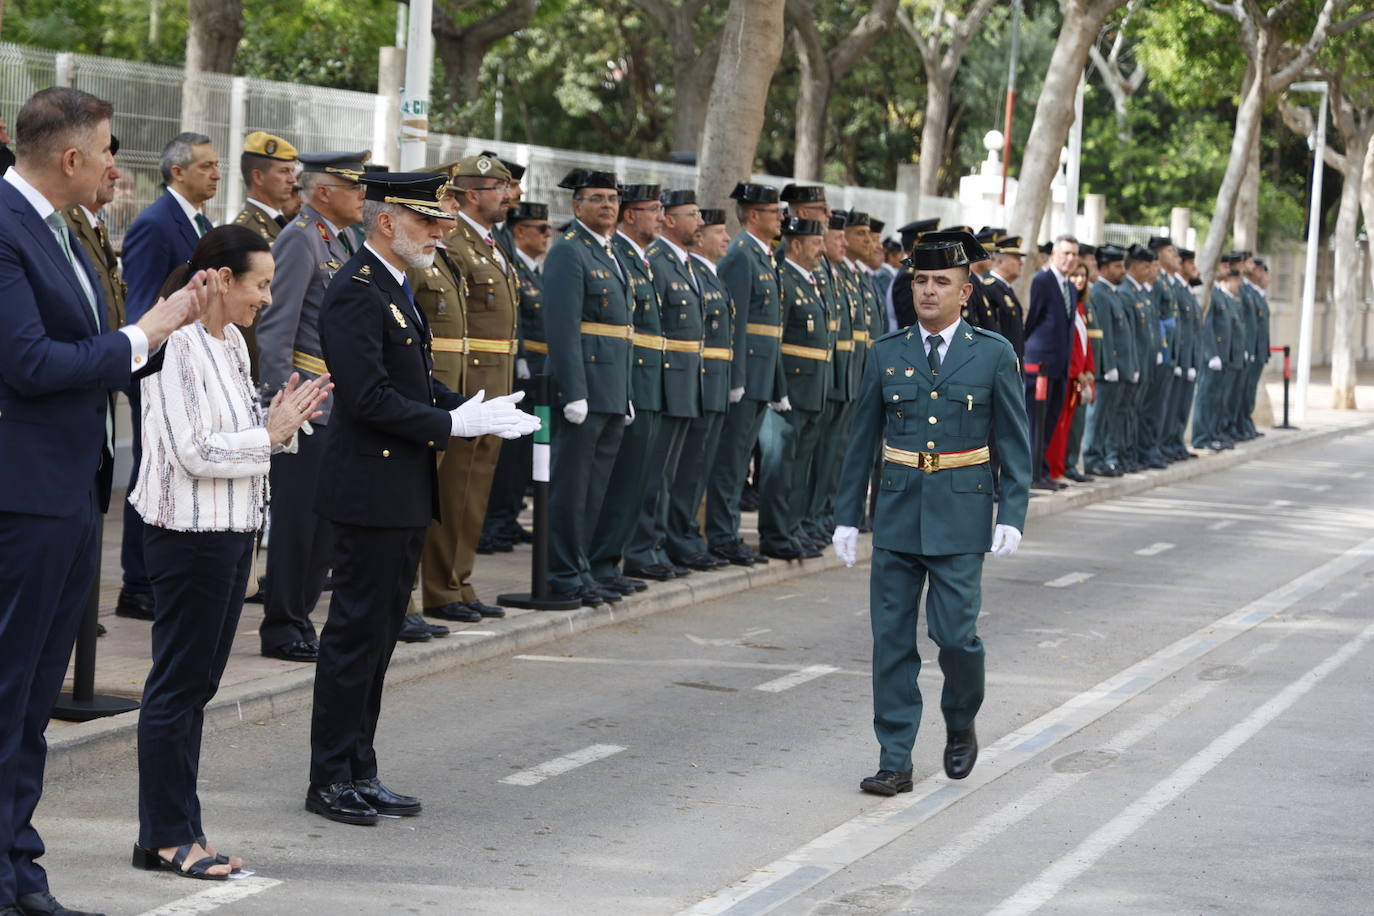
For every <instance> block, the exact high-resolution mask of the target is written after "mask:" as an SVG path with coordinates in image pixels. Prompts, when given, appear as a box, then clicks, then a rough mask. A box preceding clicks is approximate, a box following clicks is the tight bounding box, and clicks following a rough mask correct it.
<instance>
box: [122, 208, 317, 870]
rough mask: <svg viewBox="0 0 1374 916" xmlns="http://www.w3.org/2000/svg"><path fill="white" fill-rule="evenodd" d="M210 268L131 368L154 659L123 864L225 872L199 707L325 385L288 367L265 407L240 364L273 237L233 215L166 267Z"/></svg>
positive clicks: (264, 293) (137, 493)
mask: <svg viewBox="0 0 1374 916" xmlns="http://www.w3.org/2000/svg"><path fill="white" fill-rule="evenodd" d="M199 270H209V271H211V283H210V291H211V293H210V300H209V303H208V305H207V306H206V309H205V313H204V317H203V318H202V319H201V320H200V321H199V322H196V323H195V324H191V325H187V326H186V327H184V328H182V329H181V330H179V331H177V332H175V333H174V334H173V335H172V336H171V337H169V338H168V339H167V343H166V349H165V352H164V354H163V364H162V371H160V372H158V373H156V374H154V375H151V376H149V377H147V378H145V379H144V380H143V388H142V394H143V398H142V401H143V461H142V462H141V463H140V465H139V471H138V480H137V482H136V484H135V486H134V490H133V492H132V493H131V494H130V495H129V501H130V503H132V504H133V507H134V508H135V509H136V510H137V511H138V514H139V515H141V516H142V517H143V520H144V521H145V522H146V523H147V524H148V527H147V529H146V531H145V535H144V537H145V540H144V551H145V558H146V561H147V565H148V572H149V576H150V578H151V579H152V583H153V596H154V603H153V608H154V610H153V614H154V619H153V627H152V644H153V665H152V670H151V671H149V673H148V679H147V682H146V683H145V685H144V690H143V708H142V711H141V712H140V713H139V720H138V769H139V797H138V813H139V837H138V843H137V845H135V846H134V856H133V864H134V865H135V866H137V867H139V868H145V869H153V868H168V869H171V870H173V871H175V872H176V873H177V874H179V875H183V876H185V877H189V878H203V879H210V880H223V879H224V878H226V877H227V876H228V875H229V873H230V872H231V871H233V870H235V869H237V868H239V867H240V866H241V865H242V862H241V860H238V859H237V858H232V859H231V858H230V857H228V856H220V855H217V854H216V853H215V852H214V849H213V847H211V846H210V845H209V843H208V842H207V840H206V839H205V830H204V828H203V827H202V826H201V817H200V801H199V799H198V798H197V797H196V779H197V773H198V769H199V763H200V739H201V728H202V725H203V723H204V710H205V705H206V704H207V703H209V701H210V699H211V698H212V697H213V696H214V695H215V691H216V689H217V688H218V687H219V679H220V675H221V674H223V672H224V666H225V663H226V662H227V661H228V659H229V649H230V647H231V646H232V645H233V641H234V631H235V629H236V628H237V626H238V620H239V614H240V612H241V611H242V610H243V595H244V591H245V589H246V587H247V584H248V574H249V569H250V568H251V564H252V551H253V535H254V533H255V532H256V531H257V530H258V529H259V528H260V527H262V522H263V510H264V508H265V505H266V503H267V472H268V469H269V467H270V464H269V459H270V457H271V455H272V452H273V451H276V450H279V449H292V448H294V443H295V437H296V435H297V431H298V430H299V429H300V428H301V426H302V425H303V424H304V423H305V422H306V421H307V420H309V419H310V418H311V417H313V416H318V415H319V411H318V410H317V409H316V408H317V407H318V406H319V404H320V402H321V401H323V400H324V398H325V396H326V394H328V391H329V389H330V388H332V387H333V386H332V385H330V384H329V378H328V376H323V377H321V378H318V379H314V380H312V381H310V382H307V383H306V384H304V385H298V384H297V382H298V379H297V378H296V377H295V376H292V379H291V382H290V383H288V385H287V388H286V389H285V390H283V391H281V392H279V393H278V394H277V396H276V397H275V398H274V399H273V401H272V403H271V405H270V406H269V407H268V409H267V411H266V416H264V412H263V410H262V408H261V406H260V405H259V402H258V397H257V392H256V389H255V388H254V385H253V380H252V379H251V378H250V376H249V371H248V347H247V345H246V344H245V343H244V340H243V335H242V334H240V333H239V330H238V328H237V327H235V325H236V324H237V325H243V326H245V327H247V326H248V325H251V324H252V323H253V319H254V318H255V317H256V316H257V313H258V311H259V310H260V309H262V308H263V307H264V306H267V305H269V304H270V303H271V301H272V294H271V286H272V274H273V263H272V253H271V249H270V248H269V247H268V245H267V243H266V242H265V241H263V240H262V238H261V237H259V236H258V234H257V233H255V232H253V231H251V230H249V229H246V228H244V227H242V226H221V227H219V228H218V229H212V230H210V231H209V232H207V233H206V234H205V236H204V237H202V238H201V240H200V243H199V244H198V245H197V246H196V250H195V253H194V254H193V255H192V258H191V262H190V263H189V264H187V265H183V266H182V267H179V268H178V269H177V270H176V271H174V272H173V273H172V276H171V277H169V278H168V279H167V283H168V284H171V285H173V286H176V285H179V284H180V283H182V282H184V277H185V276H186V275H190V274H194V273H195V272H196V271H199Z"/></svg>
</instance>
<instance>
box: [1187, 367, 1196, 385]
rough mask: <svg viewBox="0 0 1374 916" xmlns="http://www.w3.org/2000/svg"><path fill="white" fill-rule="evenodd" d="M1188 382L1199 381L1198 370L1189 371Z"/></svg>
mask: <svg viewBox="0 0 1374 916" xmlns="http://www.w3.org/2000/svg"><path fill="white" fill-rule="evenodd" d="M1188 381H1190V382H1195V381H1197V370H1196V369H1189V370H1188Z"/></svg>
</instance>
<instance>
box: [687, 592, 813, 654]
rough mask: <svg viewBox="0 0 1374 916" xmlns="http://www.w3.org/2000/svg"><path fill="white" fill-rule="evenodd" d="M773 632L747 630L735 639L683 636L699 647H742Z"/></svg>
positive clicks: (762, 628)
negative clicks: (758, 637) (749, 641)
mask: <svg viewBox="0 0 1374 916" xmlns="http://www.w3.org/2000/svg"><path fill="white" fill-rule="evenodd" d="M789 597H793V598H795V597H796V595H791V596H789ZM771 632H772V630H770V629H769V628H768V627H755V628H754V629H752V630H745V631H744V633H743V634H741V635H740V636H736V637H733V638H731V637H729V636H693V635H692V634H691V633H683V634H682V635H683V636H686V637H687V638H688V639H689V640H691V641H692V642H693V643H695V644H697V645H698V646H742V645H744V643H745V642H746V641H748V640H751V639H753V638H754V637H756V636H762V635H763V634H764V633H771Z"/></svg>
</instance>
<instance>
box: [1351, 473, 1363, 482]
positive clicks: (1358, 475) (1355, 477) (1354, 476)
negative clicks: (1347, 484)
mask: <svg viewBox="0 0 1374 916" xmlns="http://www.w3.org/2000/svg"><path fill="white" fill-rule="evenodd" d="M1364 474H1365V472H1364V471H1355V472H1353V473H1352V474H1351V475H1350V479H1351V480H1359V479H1360V478H1361V477H1363V476H1364Z"/></svg>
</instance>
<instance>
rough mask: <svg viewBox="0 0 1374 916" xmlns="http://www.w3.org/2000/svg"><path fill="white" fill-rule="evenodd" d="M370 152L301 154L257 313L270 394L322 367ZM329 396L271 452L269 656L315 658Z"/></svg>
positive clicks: (262, 635) (266, 591)
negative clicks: (331, 297)
mask: <svg viewBox="0 0 1374 916" xmlns="http://www.w3.org/2000/svg"><path fill="white" fill-rule="evenodd" d="M369 156H370V153H369V151H367V150H363V151H361V152H328V153H301V154H300V155H299V157H298V159H299V161H300V163H301V165H302V166H303V168H304V171H303V172H302V174H301V184H302V186H303V190H302V194H303V195H304V196H305V198H306V201H307V202H306V204H305V205H304V206H303V207H301V212H300V214H299V215H298V216H297V217H296V219H294V220H292V221H291V222H290V223H289V224H287V226H286V228H285V229H283V230H282V231H281V235H279V236H277V240H276V242H274V243H273V244H272V257H273V260H275V261H276V265H277V266H276V274H275V275H274V276H273V278H272V305H271V306H270V307H268V308H265V309H263V310H262V315H261V317H259V318H258V350H259V361H258V369H259V372H260V373H261V377H262V386H263V390H264V392H265V393H266V394H267V395H268V396H270V395H271V394H273V393H275V392H276V390H277V389H278V388H280V387H281V386H282V385H284V384H285V383H286V380H287V379H289V378H290V377H291V373H293V372H296V373H299V374H300V376H301V378H302V379H311V378H314V377H316V376H319V375H323V374H324V373H325V372H327V371H328V369H327V368H326V367H325V362H324V357H323V356H322V355H321V350H320V334H319V327H318V325H319V318H320V306H321V305H323V303H324V293H325V289H326V288H328V286H329V281H330V280H331V279H333V277H334V273H335V271H337V270H338V269H339V268H340V267H342V266H343V264H344V263H346V262H347V261H348V259H349V258H351V257H353V255H354V254H355V253H356V247H355V246H354V245H353V242H352V240H351V239H350V238H349V237H348V234H347V232H346V230H347V229H348V227H350V226H352V225H353V224H354V223H356V222H358V221H359V220H361V219H362V216H363V186H362V185H361V184H359V183H358V179H359V178H361V177H362V174H363V164H364V163H365V162H367V160H368V158H369ZM333 404H334V399H333V397H332V396H331V397H329V398H327V399H326V400H325V402H324V403H323V404H321V405H320V410H322V411H323V412H324V413H323V416H321V417H320V418H319V419H317V420H312V421H311V425H312V426H313V427H315V431H314V435H310V436H301V437H300V445H299V450H298V451H297V453H296V454H294V455H288V454H280V455H275V456H273V458H272V472H271V478H270V479H271V484H272V506H271V513H272V518H271V536H270V538H269V540H268V546H267V580H266V582H265V583H264V585H263V621H262V626H260V627H259V628H258V638H259V640H260V641H261V643H262V654H263V655H265V656H268V657H269V658H280V659H285V660H287V661H298V662H313V661H315V660H316V658H317V657H318V655H319V640H318V639H317V638H316V635H315V626H314V624H312V623H311V622H310V612H311V611H312V610H313V609H314V607H315V602H317V601H318V600H319V598H320V592H321V591H322V590H323V588H324V579H325V574H326V573H327V572H328V571H329V568H330V564H331V562H332V560H333V556H332V554H333V535H332V532H331V529H330V526H329V524H328V522H325V521H324V520H323V519H321V518H319V517H318V516H317V515H316V514H315V507H314V495H315V485H316V481H317V479H318V472H319V467H320V459H321V457H322V456H323V446H324V436H323V435H322V433H323V429H321V428H320V427H323V426H325V425H326V424H328V423H329V413H330V410H331V408H332V407H333Z"/></svg>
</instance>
